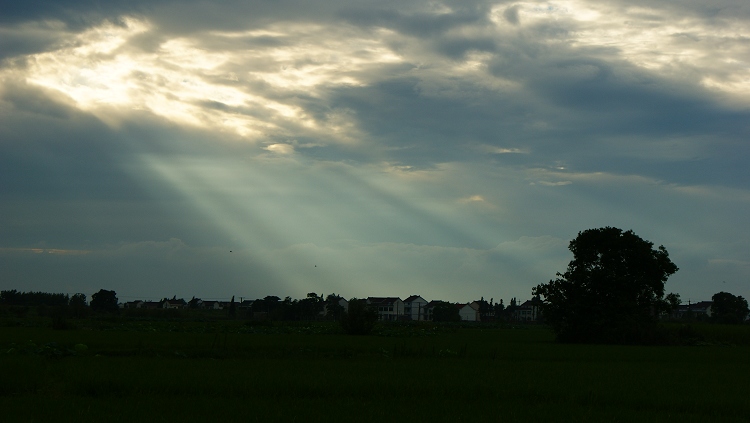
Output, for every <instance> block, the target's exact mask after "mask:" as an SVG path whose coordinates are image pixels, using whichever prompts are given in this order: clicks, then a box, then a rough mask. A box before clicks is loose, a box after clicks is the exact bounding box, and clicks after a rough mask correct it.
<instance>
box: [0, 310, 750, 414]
mask: <svg viewBox="0 0 750 423" xmlns="http://www.w3.org/2000/svg"><path fill="white" fill-rule="evenodd" d="M51 314H52V316H51V315H46V316H37V315H36V314H35V313H33V311H32V312H30V313H28V314H26V315H24V316H23V317H18V316H17V315H16V314H14V313H13V312H10V311H8V310H5V311H4V312H3V314H2V317H0V368H2V373H1V374H2V376H1V377H2V383H0V403H1V404H0V406H1V407H2V410H3V415H4V418H3V420H4V421H14V422H32V421H34V422H37V421H74V422H94V421H96V422H99V421H102V420H103V419H106V420H107V421H111V422H130V421H216V422H221V421H228V422H234V421H237V422H240V421H242V422H244V421H352V420H356V421H383V420H384V419H412V420H414V421H470V422H481V421H511V422H513V421H525V422H528V421H535V422H558V421H563V422H565V421H570V422H588V421H590V422H603V421H607V422H632V421H639V422H670V421H674V422H677V421H679V422H681V423H682V422H706V421H722V422H734V421H736V422H740V421H747V416H748V415H750V402H748V399H747V390H746V388H747V386H749V385H750V361H748V359H747V357H748V356H750V354H749V353H750V327H748V326H747V325H742V326H719V325H700V324H693V325H690V326H687V325H683V324H675V325H673V326H671V327H666V328H665V330H669V331H674V332H681V333H682V336H683V337H684V338H685V339H693V341H692V342H691V345H681V346H622V345H582V344H560V343H555V342H553V339H554V334H553V332H552V331H550V330H549V329H547V328H545V327H542V326H533V325H529V326H521V325H516V326H512V325H508V324H494V325H488V324H460V323H458V324H450V323H444V324H436V323H432V322H429V323H428V322H419V323H418V324H417V323H416V322H415V323H406V322H404V323H392V324H378V325H377V326H376V327H375V328H374V330H373V332H372V333H371V334H370V335H367V336H351V335H346V334H345V333H344V331H343V330H342V328H341V326H340V325H338V324H336V323H335V322H283V323H277V322H269V321H260V322H258V321H247V320H239V319H238V320H232V319H227V318H226V317H221V318H216V317H214V318H209V317H208V315H206V314H201V313H194V314H191V313H182V314H180V315H175V314H174V313H172V314H169V315H168V314H159V315H154V314H152V315H144V314H142V315H119V316H115V315H112V316H109V315H91V316H88V317H85V318H78V319H75V318H71V319H68V320H67V321H66V322H65V325H64V327H65V329H64V330H55V329H53V323H54V313H51ZM58 329H59V328H58ZM691 337H692V338H691Z"/></svg>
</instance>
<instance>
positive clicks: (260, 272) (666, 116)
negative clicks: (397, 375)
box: [0, 0, 750, 303]
mask: <svg viewBox="0 0 750 423" xmlns="http://www.w3.org/2000/svg"><path fill="white" fill-rule="evenodd" d="M1 9H2V12H1V13H0V289H17V290H19V291H44V292H64V293H69V294H71V295H72V294H74V293H77V292H81V293H85V294H87V295H90V294H92V293H94V292H97V291H98V290H99V289H111V290H115V291H116V292H117V294H118V297H119V299H120V300H121V301H132V300H136V299H159V298H163V297H169V298H171V297H172V296H174V295H176V296H177V297H178V298H180V297H185V298H188V299H189V298H191V297H192V296H195V297H199V298H203V299H228V298H229V297H231V296H233V295H234V296H237V297H238V298H239V297H244V298H262V297H265V296H267V295H276V296H279V297H281V298H283V297H285V296H291V297H292V298H304V297H305V295H306V294H307V293H309V292H315V293H318V294H324V295H327V294H329V293H337V294H339V295H342V296H344V297H346V298H351V297H358V298H361V297H367V296H398V297H401V298H406V297H407V296H409V295H412V294H418V295H421V296H422V297H424V298H425V299H427V300H433V299H442V300H449V301H455V302H467V301H472V300H476V299H479V298H481V297H484V298H485V299H491V298H492V299H494V301H495V302H497V301H499V300H500V299H504V301H505V302H506V303H507V302H508V301H509V300H510V298H512V297H516V298H518V299H519V300H523V299H528V298H530V297H531V289H532V288H533V287H534V286H536V285H538V284H540V283H545V282H547V281H549V280H550V279H553V278H554V277H555V274H556V273H557V272H564V271H565V268H566V266H567V264H568V262H569V261H570V260H571V259H572V254H571V253H570V251H569V250H568V249H567V247H568V243H569V242H570V240H572V239H573V238H575V237H576V235H577V234H578V233H579V232H580V231H583V230H586V229H590V228H599V227H605V226H614V227H618V228H621V229H623V230H633V231H634V232H635V233H636V234H637V235H639V236H640V237H642V238H644V239H646V240H648V241H651V242H653V243H654V245H655V246H659V245H663V246H664V247H665V248H666V249H667V250H668V251H669V253H670V257H671V259H672V261H673V262H674V263H675V264H676V265H677V266H678V267H679V268H680V270H679V271H678V272H677V273H676V274H674V275H673V276H672V277H671V278H670V279H669V281H668V282H667V284H666V291H667V292H677V293H679V294H680V295H681V297H682V299H683V301H685V302H687V301H688V300H690V301H693V302H694V301H700V300H709V299H710V298H711V296H712V295H713V294H715V293H717V292H720V291H725V292H730V293H733V294H735V295H742V296H744V297H745V298H748V297H750V225H749V224H748V216H750V171H748V169H747V168H748V159H749V158H750V4H749V3H747V2H745V1H740V0H727V1H723V0H718V1H712V2H710V3H706V2H704V1H694V0H680V1H670V0H649V1H642V0H627V1H619V0H604V1H585V0H581V1H579V0H575V1H553V2H512V1H511V2H503V1H483V0H460V1H448V0H444V1H423V0H399V1H397V2H395V1H388V0H383V1H377V2H374V1H361V0H346V1H342V0H274V1H268V0H252V1H248V0H243V1H213V2H206V1H196V0H184V1H183V0H181V1H179V2H177V1H161V0H149V1H139V0H128V1H119V0H113V1H108V2H98V1H92V0H80V1H76V0H69V1H68V0H56V1H26V2H7V1H2V6H1Z"/></svg>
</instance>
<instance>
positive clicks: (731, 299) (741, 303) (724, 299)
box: [711, 292, 750, 324]
mask: <svg viewBox="0 0 750 423" xmlns="http://www.w3.org/2000/svg"><path fill="white" fill-rule="evenodd" d="M711 300H712V301H713V304H712V305H711V309H712V314H711V320H713V321H715V322H718V323H729V324H738V323H743V322H744V321H745V319H747V315H748V313H749V312H750V310H749V309H748V306H747V300H746V299H744V298H742V297H741V296H735V295H732V294H730V293H728V292H719V293H716V294H714V296H713V297H711Z"/></svg>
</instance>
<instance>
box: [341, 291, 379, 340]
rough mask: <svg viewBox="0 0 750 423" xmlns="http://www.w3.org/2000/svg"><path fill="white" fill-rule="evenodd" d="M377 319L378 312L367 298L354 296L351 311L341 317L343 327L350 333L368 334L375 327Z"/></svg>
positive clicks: (350, 304)
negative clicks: (368, 302)
mask: <svg viewBox="0 0 750 423" xmlns="http://www.w3.org/2000/svg"><path fill="white" fill-rule="evenodd" d="M377 320H378V312H377V310H373V309H372V308H371V307H370V306H368V304H367V300H364V299H361V300H360V299H357V298H352V299H351V300H349V311H348V312H346V313H344V315H343V318H342V319H341V327H343V328H344V331H345V332H346V333H348V334H349V335H367V334H369V333H370V332H372V330H373V328H375V322H377Z"/></svg>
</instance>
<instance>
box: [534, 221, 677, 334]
mask: <svg viewBox="0 0 750 423" xmlns="http://www.w3.org/2000/svg"><path fill="white" fill-rule="evenodd" d="M568 248H569V249H570V251H571V252H572V253H573V260H572V261H571V262H570V263H569V264H568V269H567V271H566V272H565V273H558V274H557V276H558V277H557V279H554V280H551V281H549V282H548V283H545V284H540V285H538V286H537V287H536V288H534V289H533V294H534V295H539V296H541V297H542V299H543V307H542V310H543V313H544V317H545V319H546V321H547V322H548V323H550V324H551V325H552V327H553V328H554V330H555V331H556V333H557V338H558V340H560V341H564V342H643V341H646V340H647V339H648V338H649V337H650V336H652V334H653V330H654V329H655V327H656V322H657V317H658V314H659V313H660V312H661V311H662V310H665V309H668V308H669V305H668V303H667V301H665V299H664V284H665V282H666V281H667V278H669V276H670V275H672V274H673V273H675V272H676V271H677V266H675V265H674V263H672V261H671V260H670V259H669V254H668V253H667V250H666V249H665V248H664V247H663V246H660V247H659V248H657V249H654V248H653V243H651V242H648V241H645V240H643V239H641V238H640V237H639V236H637V235H636V234H635V233H633V231H627V232H623V231H622V230H621V229H618V228H612V227H606V228H599V229H589V230H586V231H583V232H579V233H578V236H577V237H576V238H575V239H574V240H572V241H571V242H570V245H569V247H568Z"/></svg>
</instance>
